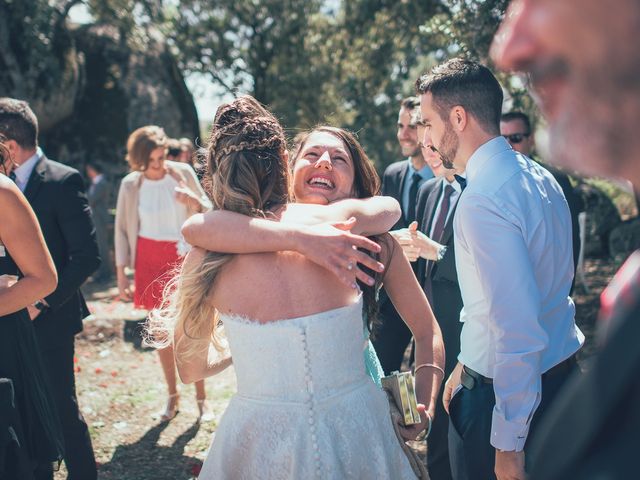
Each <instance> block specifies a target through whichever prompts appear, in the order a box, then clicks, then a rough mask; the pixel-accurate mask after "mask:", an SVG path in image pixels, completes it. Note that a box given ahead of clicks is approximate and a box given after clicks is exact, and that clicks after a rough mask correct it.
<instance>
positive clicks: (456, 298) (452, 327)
mask: <svg viewBox="0 0 640 480" xmlns="http://www.w3.org/2000/svg"><path fill="white" fill-rule="evenodd" d="M443 182H444V179H442V178H433V179H431V180H428V181H427V182H425V183H424V184H423V185H421V186H420V190H419V191H418V200H417V202H416V220H417V221H418V229H419V230H420V231H421V232H424V233H426V234H427V235H429V232H430V231H431V226H432V225H433V222H434V221H435V218H434V215H435V212H436V208H437V206H438V202H439V200H440V197H441V196H442V183H443ZM454 214H455V207H454V210H453V212H452V213H451V215H450V216H449V219H448V220H447V223H446V224H445V227H444V233H443V236H442V241H441V243H442V244H443V245H446V246H447V252H446V253H445V255H444V257H443V258H442V260H440V261H439V262H437V263H435V264H434V265H433V266H432V267H431V269H430V270H429V276H430V278H431V287H432V290H431V291H432V294H433V299H432V303H431V308H432V309H433V313H434V315H435V317H436V320H438V323H439V324H440V328H441V329H442V335H443V338H444V344H445V348H446V352H447V356H446V358H447V364H446V367H447V368H446V370H447V374H448V373H449V372H450V371H451V370H452V369H453V367H454V366H455V364H456V362H457V357H458V353H460V330H461V329H462V324H461V323H460V310H462V296H461V294H460V286H459V284H458V274H457V272H456V253H455V246H454V241H453V216H454ZM427 267H428V262H427V261H425V260H424V259H420V260H419V261H418V281H419V282H420V284H421V285H422V287H423V288H424V283H425V276H426V274H427V270H428V268H427Z"/></svg>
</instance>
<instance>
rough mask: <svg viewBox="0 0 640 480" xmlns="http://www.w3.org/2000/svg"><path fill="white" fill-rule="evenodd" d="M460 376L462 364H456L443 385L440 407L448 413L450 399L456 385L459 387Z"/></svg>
mask: <svg viewBox="0 0 640 480" xmlns="http://www.w3.org/2000/svg"><path fill="white" fill-rule="evenodd" d="M461 374H462V364H461V363H460V362H458V364H457V365H456V367H455V368H454V369H453V372H451V375H449V378H448V380H447V382H446V383H445V384H444V391H443V392H442V405H444V410H445V411H446V412H447V413H449V404H450V403H451V397H452V396H453V392H454V390H455V389H456V388H458V385H460V375H461Z"/></svg>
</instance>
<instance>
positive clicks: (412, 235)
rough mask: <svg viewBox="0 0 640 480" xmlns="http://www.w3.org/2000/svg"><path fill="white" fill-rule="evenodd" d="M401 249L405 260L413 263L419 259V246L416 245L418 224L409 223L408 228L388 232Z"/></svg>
mask: <svg viewBox="0 0 640 480" xmlns="http://www.w3.org/2000/svg"><path fill="white" fill-rule="evenodd" d="M389 233H390V234H391V235H393V236H394V238H395V239H396V240H397V241H398V243H399V244H400V246H401V247H402V251H403V252H404V254H405V256H406V257H407V260H409V261H410V262H415V261H416V260H417V259H418V258H419V257H420V245H419V244H418V233H420V232H418V222H415V221H414V222H411V225H409V227H408V228H401V229H400V230H393V231H392V232H389Z"/></svg>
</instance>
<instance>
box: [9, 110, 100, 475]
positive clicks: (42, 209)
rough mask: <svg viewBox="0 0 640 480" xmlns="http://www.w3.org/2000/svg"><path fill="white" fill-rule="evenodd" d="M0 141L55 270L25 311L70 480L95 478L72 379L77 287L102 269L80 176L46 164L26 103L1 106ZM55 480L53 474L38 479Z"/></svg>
mask: <svg viewBox="0 0 640 480" xmlns="http://www.w3.org/2000/svg"><path fill="white" fill-rule="evenodd" d="M0 134H2V135H4V136H5V137H6V138H7V141H6V145H7V147H8V148H9V151H10V152H11V157H12V158H13V160H14V163H15V165H16V167H15V168H14V169H13V171H12V172H11V174H10V177H11V178H12V179H13V180H14V181H15V182H16V184H17V185H18V187H19V188H20V189H21V190H22V191H23V192H24V194H25V196H26V197H27V199H28V200H29V203H30V204H31V206H32V207H33V210H34V211H35V213H36V216H37V217H38V221H39V222H40V226H41V228H42V233H43V234H44V239H45V241H46V243H47V247H48V248H49V251H50V252H51V256H52V257H53V261H54V263H55V266H56V269H57V270H58V287H57V289H56V290H55V291H54V292H53V293H52V294H51V295H49V296H47V297H46V298H43V299H41V300H39V301H38V302H36V303H35V304H34V305H32V306H31V307H29V308H28V310H29V315H30V316H31V318H32V320H33V321H34V327H35V331H36V336H37V338H38V343H39V347H40V349H41V354H42V357H43V360H44V364H45V366H46V367H47V374H48V380H49V383H50V384H51V387H52V388H51V391H52V394H53V397H54V400H55V404H56V407H57V409H58V413H59V416H60V420H61V423H62V429H63V435H64V440H65V458H64V461H65V464H66V467H67V470H68V472H69V477H68V478H69V479H74V480H75V479H77V480H91V479H95V478H96V477H97V472H96V464H95V458H94V455H93V449H92V446H91V439H90V437H89V430H88V428H87V424H86V423H85V421H84V419H83V418H82V414H81V413H80V410H79V408H78V402H77V399H76V392H75V379H74V371H73V356H74V335H75V334H77V333H78V332H80V331H81V330H82V319H83V318H84V317H86V316H87V315H88V314H89V311H88V309H87V305H86V304H85V301H84V299H83V297H82V294H81V293H80V290H79V288H80V286H81V285H82V283H83V282H84V281H85V280H86V279H87V277H89V275H91V273H93V272H94V271H95V270H96V269H97V268H98V266H99V264H100V257H99V255H98V247H97V244H96V239H95V235H94V228H93V223H92V221H91V214H90V211H89V206H88V204H87V197H86V195H85V189H84V182H83V179H82V177H81V176H80V173H79V172H78V171H77V170H74V169H73V168H70V167H67V166H66V165H62V164H60V163H57V162H54V161H51V160H49V159H47V158H46V157H45V156H44V154H43V152H42V150H41V149H40V148H39V147H38V145H37V138H38V121H37V119H36V116H35V115H34V113H33V111H32V110H31V108H29V105H28V104H27V103H26V102H23V101H20V100H15V99H11V98H0ZM37 478H38V479H52V478H53V471H52V470H51V469H50V468H49V469H47V470H46V471H39V472H38V474H37Z"/></svg>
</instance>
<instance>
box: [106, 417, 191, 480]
mask: <svg viewBox="0 0 640 480" xmlns="http://www.w3.org/2000/svg"><path fill="white" fill-rule="evenodd" d="M168 425H169V422H162V423H159V424H157V425H156V426H154V427H152V428H151V429H149V430H148V431H147V432H146V433H145V434H144V435H143V436H142V437H141V438H140V440H138V441H137V442H135V443H132V444H128V445H119V446H117V447H116V449H115V451H114V453H113V456H112V457H111V460H110V461H109V462H108V463H104V464H102V465H100V478H101V479H113V480H115V479H118V480H122V479H127V480H144V479H148V478H149V474H150V473H151V472H154V473H153V478H155V479H158V480H161V479H188V478H192V477H197V474H198V473H199V471H200V466H201V462H200V460H198V459H197V458H195V457H191V456H189V455H186V454H185V453H184V450H185V447H186V445H187V444H188V443H189V442H190V441H191V440H192V439H193V438H195V436H196V435H197V433H198V430H199V429H200V424H199V423H197V422H196V423H194V424H193V425H192V426H191V427H190V428H188V429H187V430H185V431H184V432H183V433H182V434H180V435H179V436H178V437H176V438H175V440H174V441H173V443H172V444H171V445H170V446H164V445H159V443H158V440H159V439H160V435H161V434H162V432H163V431H164V430H165V428H167V426H168Z"/></svg>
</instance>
